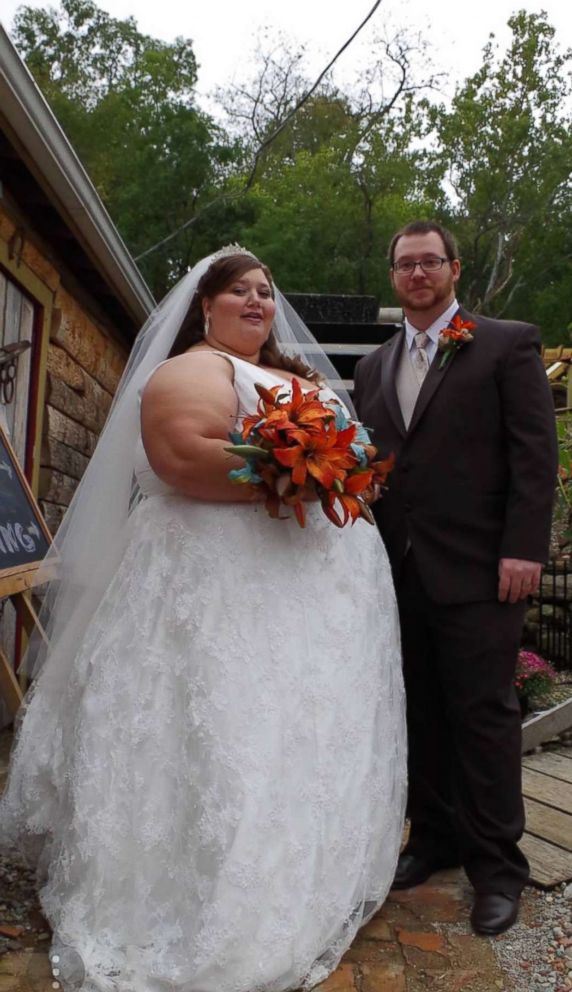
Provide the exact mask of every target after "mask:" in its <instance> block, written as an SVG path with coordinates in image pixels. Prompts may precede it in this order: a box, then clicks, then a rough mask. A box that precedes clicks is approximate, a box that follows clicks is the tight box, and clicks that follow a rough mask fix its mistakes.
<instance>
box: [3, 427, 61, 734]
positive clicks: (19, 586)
mask: <svg viewBox="0 0 572 992" xmlns="http://www.w3.org/2000/svg"><path fill="white" fill-rule="evenodd" d="M2 448H3V449H4V451H5V453H6V455H7V457H8V462H9V465H8V466H6V467H5V469H4V471H7V473H8V474H9V473H10V472H12V473H13V474H14V477H15V480H14V481H15V484H16V486H17V489H18V495H19V497H20V498H21V497H23V498H24V500H25V503H26V508H27V510H29V512H30V514H31V516H32V523H33V524H35V525H36V528H37V533H38V534H39V535H40V536H41V538H42V539H43V540H42V541H41V542H40V545H41V550H42V554H41V555H40V556H38V558H35V559H34V560H33V561H26V562H24V563H20V564H17V565H13V566H10V567H8V568H0V599H5V598H9V599H10V600H11V602H12V603H13V605H14V607H15V609H16V610H17V613H18V618H19V620H20V621H21V623H22V625H23V627H24V630H25V631H26V634H27V635H28V637H29V636H30V635H31V633H32V631H33V630H34V629H36V630H38V631H39V633H40V636H41V637H42V639H43V640H45V641H47V636H46V633H45V631H44V629H43V627H42V625H41V623H40V621H39V619H38V615H37V613H36V610H35V609H34V606H33V603H32V598H31V590H32V589H33V587H34V586H37V585H41V584H42V583H44V582H47V581H48V580H49V579H51V578H54V577H55V575H56V574H57V557H56V556H55V555H54V558H53V561H51V562H50V563H49V564H45V559H44V555H45V554H47V552H48V551H49V550H50V548H52V547H53V543H52V535H51V534H50V532H49V530H48V527H47V525H46V522H45V520H44V518H43V516H42V513H41V511H40V508H39V506H38V504H37V502H36V499H35V497H34V494H33V492H32V490H31V489H30V486H29V484H28V480H27V479H26V477H25V475H24V473H23V472H22V469H21V468H20V465H19V463H18V459H17V458H16V454H15V452H14V449H13V448H12V445H11V444H10V441H9V440H8V438H7V437H6V434H5V432H4V431H3V430H2V427H0V453H1V449H2ZM2 464H4V463H2ZM0 474H1V473H0ZM10 480H11V483H12V475H11V474H10ZM1 508H2V487H1V482H0V520H1ZM2 526H3V525H2V524H1V523H0V527H2ZM3 533H4V531H3V530H1V529H0V539H1V538H2V535H3ZM3 543H4V542H3ZM40 566H42V569H41V572H40ZM19 675H20V677H19V680H18V679H17V678H16V675H15V674H14V672H13V670H12V666H11V665H10V663H9V661H8V659H7V658H6V655H5V654H4V651H3V650H2V647H1V646H0V695H1V696H2V697H3V698H4V699H5V701H6V703H7V705H8V709H9V711H10V714H11V715H12V716H14V715H15V714H16V711H17V710H18V708H19V706H20V703H21V702H22V699H23V691H25V689H26V682H27V679H26V673H25V671H24V670H23V669H22V666H20V673H19Z"/></svg>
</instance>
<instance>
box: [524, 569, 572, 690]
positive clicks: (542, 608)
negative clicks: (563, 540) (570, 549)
mask: <svg viewBox="0 0 572 992" xmlns="http://www.w3.org/2000/svg"><path fill="white" fill-rule="evenodd" d="M524 639H525V641H528V644H529V645H530V646H531V647H534V648H535V649H536V650H538V651H539V653H540V654H541V655H542V656H543V657H544V658H546V659H547V661H550V662H551V664H553V665H554V667H555V668H556V669H559V670H563V669H572V561H571V560H570V559H569V558H563V559H559V560H558V561H551V562H550V563H549V564H548V565H547V566H546V568H545V569H544V571H543V574H542V583H541V588H540V595H539V597H538V600H537V601H535V604H534V606H533V607H532V609H531V610H529V612H528V616H527V622H526V625H525V631H524ZM534 642H535V643H534Z"/></svg>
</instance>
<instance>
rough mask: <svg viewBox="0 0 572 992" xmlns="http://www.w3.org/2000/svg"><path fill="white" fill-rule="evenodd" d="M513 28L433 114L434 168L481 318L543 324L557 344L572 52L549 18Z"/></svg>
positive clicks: (563, 288) (567, 207) (571, 143)
mask: <svg viewBox="0 0 572 992" xmlns="http://www.w3.org/2000/svg"><path fill="white" fill-rule="evenodd" d="M508 23H509V26H510V28H511V30H512V41H511V44H510V46H509V48H508V50H507V51H506V52H505V53H504V54H501V53H499V51H498V48H497V47H496V46H495V45H494V44H493V40H492V39H491V40H490V41H489V43H488V44H487V46H486V47H485V49H484V54H483V61H482V66H481V68H480V69H479V71H478V72H477V73H476V74H475V75H474V76H472V77H471V78H470V79H468V80H466V82H465V83H464V84H463V85H462V86H461V87H460V88H459V89H458V90H457V93H456V95H455V98H454V100H453V103H452V106H451V107H450V108H445V107H443V106H441V107H438V108H436V109H433V110H432V111H431V113H432V117H433V123H434V125H435V134H436V137H437V141H438V144H439V149H438V151H437V153H436V155H435V162H437V163H438V164H439V165H440V167H441V168H442V170H443V175H444V180H445V189H446V191H447V193H448V197H449V201H450V212H451V215H452V222H453V225H454V227H455V228H456V230H457V233H458V235H459V240H460V244H461V249H462V254H463V259H464V264H465V275H464V281H463V286H464V292H463V297H464V299H465V300H466V302H467V303H468V305H469V306H471V307H472V308H474V309H476V310H481V311H483V312H485V313H490V314H496V315H499V316H502V315H505V314H506V315H508V313H509V312H510V315H511V316H516V317H522V318H526V319H537V320H538V319H542V320H543V321H544V323H545V327H546V334H547V340H553V339H554V338H555V337H558V335H559V334H560V333H561V331H562V330H563V329H564V324H563V322H565V323H568V322H569V319H570V309H569V306H570V305H569V303H568V319H566V313H565V311H566V303H565V301H566V299H568V301H569V300H570V298H571V292H572V281H571V275H572V272H571V267H570V238H569V234H568V232H567V231H563V227H564V228H565V227H566V225H565V224H564V225H563V219H564V218H568V219H569V220H570V219H572V216H571V182H570V180H571V164H572V128H571V124H572V118H571V114H570V94H571V87H570V80H571V75H570V73H571V67H572V53H571V52H570V51H566V52H561V51H559V49H558V46H557V45H556V43H555V40H554V35H555V32H554V29H553V28H552V27H551V26H550V25H549V24H548V23H547V21H546V19H545V15H543V14H527V13H525V12H524V11H520V12H519V13H518V14H516V15H515V16H513V17H512V18H511V19H510V20H509V22H508ZM434 164H435V163H434ZM567 226H568V228H569V225H567ZM557 232H558V233H557ZM566 256H567V257H566Z"/></svg>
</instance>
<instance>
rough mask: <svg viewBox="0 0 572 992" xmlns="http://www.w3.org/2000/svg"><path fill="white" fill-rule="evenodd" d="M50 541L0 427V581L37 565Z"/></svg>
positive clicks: (42, 519)
mask: <svg viewBox="0 0 572 992" xmlns="http://www.w3.org/2000/svg"><path fill="white" fill-rule="evenodd" d="M51 543H52V540H51V537H50V532H49V530H48V528H47V527H46V523H45V521H44V518H43V517H42V514H41V513H40V509H39V507H38V505H37V503H36V501H35V499H34V496H33V493H32V490H31V489H30V487H29V485H28V483H27V481H26V479H25V477H24V474H23V472H22V470H21V468H20V466H19V465H18V462H17V459H16V455H15V454H14V451H13V450H12V448H11V446H10V443H9V441H8V439H7V438H6V435H5V434H4V432H3V430H2V428H0V581H1V580H2V579H3V578H4V577H5V576H6V577H7V576H10V575H14V574H16V573H19V572H25V571H28V570H31V569H34V568H38V566H39V564H40V562H41V561H42V559H43V558H44V556H45V555H46V553H47V552H48V550H49V548H50V546H51ZM1 594H2V592H1V587H0V595H1Z"/></svg>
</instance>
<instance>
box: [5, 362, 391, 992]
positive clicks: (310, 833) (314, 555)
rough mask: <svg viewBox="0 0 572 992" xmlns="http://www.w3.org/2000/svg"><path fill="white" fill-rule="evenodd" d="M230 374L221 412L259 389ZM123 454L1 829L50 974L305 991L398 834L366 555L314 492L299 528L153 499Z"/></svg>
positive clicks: (382, 657) (190, 987)
mask: <svg viewBox="0 0 572 992" xmlns="http://www.w3.org/2000/svg"><path fill="white" fill-rule="evenodd" d="M233 365H234V369H235V389H236V392H237V394H238V397H239V403H240V409H239V417H242V416H243V415H244V414H245V413H247V412H248V413H251V412H253V410H254V409H255V406H256V402H257V395H256V393H255V390H254V382H255V381H256V380H259V381H263V382H264V383H265V384H266V385H268V386H272V385H275V384H276V382H277V381H280V380H277V378H276V376H274V375H273V374H271V373H269V372H266V371H264V370H261V369H260V368H257V367H256V366H253V365H251V364H249V363H248V362H243V361H241V360H239V359H236V360H233ZM138 463H139V467H138V473H137V474H138V479H139V483H140V485H141V488H142V490H143V492H144V493H145V494H146V498H145V499H143V500H142V501H141V502H140V503H139V505H138V506H137V507H136V509H135V510H134V511H133V513H132V515H131V517H130V528H131V533H130V538H129V541H128V544H127V549H126V552H125V555H124V557H123V560H122V562H121V565H120V567H119V569H118V571H117V573H116V575H115V577H114V579H113V581H112V583H111V585H110V586H109V588H108V590H107V593H106V594H105V596H104V598H103V600H102V602H101V604H100V606H99V608H98V610H97V612H96V614H95V615H94V617H93V619H92V621H91V623H90V625H89V627H88V629H87V633H86V635H85V638H84V640H83V643H81V644H78V651H77V655H76V659H75V664H74V668H73V672H72V674H71V677H70V679H69V682H68V683H67V686H66V689H65V692H64V693H63V694H62V695H61V697H60V698H57V699H54V698H50V697H49V693H47V692H45V691H43V678H42V674H41V675H40V677H39V679H38V681H37V684H36V688H35V691H34V692H33V693H32V695H31V699H30V702H29V703H28V706H27V710H26V712H25V718H24V721H23V725H22V728H21V731H20V735H19V739H18V744H17V748H16V750H15V753H14V755H13V761H12V770H11V775H10V778H9V784H8V787H7V790H6V793H5V796H4V800H3V802H2V804H0V831H1V833H0V838H1V840H2V841H3V842H4V845H5V846H6V845H9V844H10V843H11V844H13V845H17V846H18V847H19V848H20V849H21V850H22V849H25V850H26V851H27V852H28V855H29V856H30V857H33V858H34V859H35V860H36V861H37V862H38V864H39V869H40V878H41V890H40V899H41V904H42V907H43V911H44V913H45V915H46V917H47V919H48V920H49V921H50V923H51V926H52V928H53V930H54V945H53V946H54V949H55V950H59V954H58V955H57V957H59V958H60V959H61V961H62V962H63V964H62V968H63V970H62V974H61V977H60V982H62V983H63V984H64V987H65V986H66V980H65V977H66V976H65V967H64V966H65V960H66V957H65V954H66V952H68V957H69V951H70V950H71V951H72V952H73V953H72V959H73V960H76V961H80V962H81V977H80V978H78V970H77V969H76V970H75V973H74V975H73V980H72V981H70V983H69V987H73V986H74V985H75V987H76V988H77V987H81V988H82V989H84V990H85V992H96V990H97V992H99V990H101V992H105V990H110V992H160V990H161V992H163V990H164V992H167V990H169V992H262V990H263V992H282V990H286V989H297V988H299V987H301V988H305V989H309V988H311V987H313V986H314V985H316V984H317V983H319V982H320V981H322V980H324V979H325V978H326V977H327V975H328V974H329V973H330V972H331V971H332V970H333V969H334V967H335V966H336V965H337V963H338V961H339V959H340V957H341V955H342V954H343V953H344V951H345V950H346V949H347V947H348V946H349V944H350V943H351V941H352V939H353V937H354V935H355V933H356V931H357V929H358V927H359V926H360V925H362V923H363V922H364V921H365V920H366V919H368V918H369V917H370V916H371V915H372V914H373V912H375V910H376V909H377V908H378V907H379V905H380V904H381V903H382V902H383V901H384V899H385V897H386V894H387V892H388V889H389V886H390V883H391V880H392V876H393V871H394V868H395V863H396V859H397V854H398V849H399V844H400V838H401V830H402V824H403V815H404V799H405V777H406V771H405V764H406V762H405V729H404V698H403V688H402V679H401V665H400V650H399V634H398V619H397V611H396V605H395V600H394V593H393V587H392V581H391V576H390V570H389V566H388V562H387V557H386V554H385V550H384V547H383V544H382V542H381V539H380V538H379V536H378V534H377V531H376V529H375V528H374V527H372V526H370V525H368V524H367V523H365V522H364V521H358V522H357V523H356V524H355V526H354V527H350V526H347V527H345V528H344V529H343V530H339V529H337V528H336V527H335V526H333V525H332V524H331V523H330V522H329V521H328V520H327V519H326V517H325V516H324V515H323V513H322V511H321V508H320V507H319V505H317V504H308V505H307V509H308V519H307V524H306V527H305V529H304V530H302V529H301V528H299V527H298V525H297V523H296V521H295V520H294V519H288V520H281V521H277V520H272V519H270V517H268V516H267V514H266V511H265V510H264V507H263V506H262V505H261V504H258V505H256V504H244V503H235V504H233V503H206V502H199V501H194V500H191V499H189V498H186V497H184V496H182V495H178V494H177V493H176V492H172V491H170V490H168V488H167V487H166V486H165V485H164V484H163V483H162V482H161V481H160V480H159V479H158V478H157V476H155V475H154V473H153V472H152V470H151V468H150V466H149V464H148V462H147V460H146V458H145V455H144V452H143V448H142V446H141V448H140V452H139V455H138ZM47 665H49V661H48V663H47ZM74 954H75V955H76V957H75V958H74ZM77 955H79V957H77ZM58 970H59V969H58ZM72 970H73V969H72ZM84 973H85V977H83V975H84Z"/></svg>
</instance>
